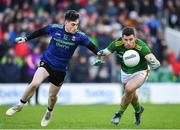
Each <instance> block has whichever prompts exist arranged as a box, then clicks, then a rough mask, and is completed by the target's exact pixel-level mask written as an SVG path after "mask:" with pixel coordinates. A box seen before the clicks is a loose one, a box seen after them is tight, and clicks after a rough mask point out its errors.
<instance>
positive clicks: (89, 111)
mask: <svg viewBox="0 0 180 130" xmlns="http://www.w3.org/2000/svg"><path fill="white" fill-rule="evenodd" d="M143 106H144V108H145V111H144V113H143V115H142V123H141V125H139V126H135V125H134V124H133V120H134V111H133V108H132V107H131V106H130V107H129V108H128V109H127V111H126V112H125V113H124V115H123V117H122V120H121V122H120V124H119V125H118V126H114V125H112V124H111V123H110V121H111V118H112V116H113V115H114V113H115V112H116V111H117V110H118V105H85V106H82V105H67V106H66V105H57V106H56V107H55V109H54V113H53V118H52V120H51V122H50V124H49V125H48V126H47V127H43V128H42V127H41V126H40V121H41V118H42V117H43V114H44V112H45V110H46V106H25V107H24V109H23V111H21V112H19V113H17V114H16V115H14V116H13V117H7V116H6V115H5V112H6V110H7V109H8V108H9V106H0V129H41V128H42V129H180V105H152V104H143Z"/></svg>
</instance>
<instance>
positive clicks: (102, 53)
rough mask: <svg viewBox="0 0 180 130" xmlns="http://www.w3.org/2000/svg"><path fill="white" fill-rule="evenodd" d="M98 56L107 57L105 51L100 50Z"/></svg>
mask: <svg viewBox="0 0 180 130" xmlns="http://www.w3.org/2000/svg"><path fill="white" fill-rule="evenodd" d="M97 55H98V56H106V54H105V52H104V50H100V51H99V52H98V53H97Z"/></svg>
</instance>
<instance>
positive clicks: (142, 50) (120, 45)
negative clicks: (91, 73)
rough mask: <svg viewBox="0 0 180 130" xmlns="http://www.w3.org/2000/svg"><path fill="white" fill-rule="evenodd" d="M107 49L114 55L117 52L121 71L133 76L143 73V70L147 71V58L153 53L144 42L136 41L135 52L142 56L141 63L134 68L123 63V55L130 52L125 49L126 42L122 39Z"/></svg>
mask: <svg viewBox="0 0 180 130" xmlns="http://www.w3.org/2000/svg"><path fill="white" fill-rule="evenodd" d="M107 49H108V50H109V51H110V52H111V53H113V52H116V53H117V54H118V56H119V58H120V64H121V69H122V70H123V71H124V72H125V73H127V74H132V73H135V72H137V71H141V70H146V69H147V68H148V65H147V61H146V59H145V56H146V55H147V54H150V53H151V51H150V49H149V47H148V46H147V45H146V43H145V42H143V41H142V40H140V39H136V41H135V46H134V48H133V50H135V51H137V52H138V53H139V56H140V62H139V63H138V64H137V65H136V66H134V67H128V66H126V65H125V64H124V62H123V54H124V53H125V52H126V51H127V50H128V49H126V48H125V47H124V42H123V40H122V38H120V39H118V40H115V41H113V42H112V43H111V44H110V45H109V46H108V47H107Z"/></svg>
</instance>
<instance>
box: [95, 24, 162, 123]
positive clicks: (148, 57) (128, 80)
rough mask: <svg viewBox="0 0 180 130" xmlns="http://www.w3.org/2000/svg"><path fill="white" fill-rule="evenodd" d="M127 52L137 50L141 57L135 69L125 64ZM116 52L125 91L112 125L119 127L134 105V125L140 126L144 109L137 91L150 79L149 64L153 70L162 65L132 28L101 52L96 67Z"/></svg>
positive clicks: (124, 31)
mask: <svg viewBox="0 0 180 130" xmlns="http://www.w3.org/2000/svg"><path fill="white" fill-rule="evenodd" d="M127 50H135V51H136V52H138V54H139V56H140V62H139V63H138V64H137V65H136V66H134V67H128V66H126V65H125V64H124V61H123V54H124V53H125V52H126V51H127ZM114 52H116V53H117V54H118V55H119V57H120V64H121V80H122V86H123V88H124V89H125V91H124V94H123V97H122V100H121V104H120V109H119V111H118V112H117V113H115V115H114V117H113V118H112V123H113V124H115V125H118V124H119V122H120V119H121V117H122V115H123V113H124V111H125V110H126V108H127V107H128V105H129V104H132V106H133V107H134V110H135V122H134V124H135V125H139V124H140V122H141V114H142V112H143V111H144V108H143V107H142V106H141V105H140V104H139V101H138V96H137V94H136V89H138V88H139V87H141V86H142V85H143V83H144V82H145V80H146V79H147V77H148V73H149V67H148V64H149V65H150V68H151V69H157V68H158V67H159V66H160V63H159V61H158V60H157V59H156V57H155V56H154V55H153V54H152V53H151V51H150V49H149V48H148V46H147V45H146V43H145V42H143V41H142V40H141V39H138V38H136V30H135V29H134V28H132V27H125V28H124V29H123V30H122V37H121V38H119V39H117V40H115V41H113V42H112V43H111V44H110V45H109V46H108V47H107V48H105V49H104V50H101V51H99V52H98V55H99V56H101V57H100V58H99V59H97V60H96V61H95V62H94V65H101V64H103V62H104V60H105V58H106V57H107V56H109V55H110V54H112V53H114ZM102 56H104V57H102Z"/></svg>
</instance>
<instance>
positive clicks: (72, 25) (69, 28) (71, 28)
mask: <svg viewBox="0 0 180 130" xmlns="http://www.w3.org/2000/svg"><path fill="white" fill-rule="evenodd" d="M78 25H79V20H76V21H67V20H66V21H65V30H66V32H69V33H76V32H77V29H78Z"/></svg>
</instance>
